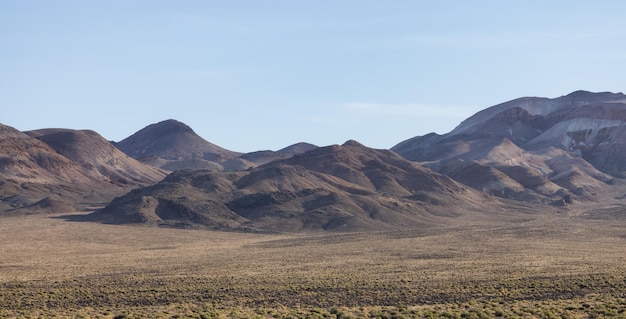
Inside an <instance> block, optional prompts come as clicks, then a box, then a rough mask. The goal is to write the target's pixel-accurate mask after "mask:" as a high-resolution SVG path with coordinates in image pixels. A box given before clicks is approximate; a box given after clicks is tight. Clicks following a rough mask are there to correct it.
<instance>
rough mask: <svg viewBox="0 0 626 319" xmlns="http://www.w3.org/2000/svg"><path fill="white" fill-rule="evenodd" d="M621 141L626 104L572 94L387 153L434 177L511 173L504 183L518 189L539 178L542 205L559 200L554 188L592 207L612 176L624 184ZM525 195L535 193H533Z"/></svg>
mask: <svg viewBox="0 0 626 319" xmlns="http://www.w3.org/2000/svg"><path fill="white" fill-rule="evenodd" d="M624 141H626V96H625V95H624V94H622V93H610V92H601V93H591V92H586V91H576V92H573V93H571V94H568V95H566V96H562V97H558V98H555V99H548V98H538V97H528V98H520V99H515V100H512V101H509V102H506V103H502V104H499V105H496V106H493V107H490V108H487V109H485V110H483V111H480V112H478V113H476V114H475V115H473V116H471V117H470V118H468V119H467V120H465V121H463V122H462V123H461V124H460V125H459V126H458V127H456V128H455V129H454V130H452V131H451V132H449V133H447V134H444V135H437V134H429V135H425V136H418V137H414V138H412V139H409V140H406V141H403V142H401V143H399V144H397V145H396V146H394V147H393V148H392V150H393V151H395V152H397V153H398V154H400V155H402V156H404V157H405V158H407V159H411V160H415V161H419V162H423V163H425V164H427V165H429V166H430V167H432V168H434V169H436V170H441V169H442V168H445V167H447V165H448V163H450V162H454V161H457V160H466V161H467V160H469V161H476V162H477V163H479V164H481V165H487V166H489V167H493V168H495V169H497V170H500V171H502V172H512V171H513V170H516V173H515V174H506V175H507V176H508V177H509V178H512V179H513V180H515V181H516V182H517V183H519V184H520V185H525V182H524V180H525V179H529V178H531V179H532V178H533V176H534V175H537V177H536V178H539V177H541V176H543V178H542V179H543V181H542V182H541V184H542V185H544V186H545V187H544V189H543V191H539V194H541V195H543V196H546V198H544V199H545V200H550V199H549V197H551V196H553V195H557V196H558V194H562V193H563V192H562V191H561V190H558V191H557V192H554V193H553V194H552V195H550V194H549V192H552V191H554V189H555V185H558V186H559V187H561V188H563V189H564V190H566V191H567V192H569V193H570V194H574V195H578V196H582V198H581V199H583V198H584V199H591V197H592V196H591V195H592V194H593V193H596V192H598V191H600V190H602V189H603V188H605V187H606V186H607V183H610V182H611V180H612V177H611V176H610V175H612V176H614V177H626V147H624V146H626V145H624V143H625V142H624ZM507 167H508V168H507ZM516 167H517V168H516ZM519 168H523V170H520V169H519ZM496 175H498V174H495V175H493V176H496ZM459 178H460V177H459ZM494 178H495V177H494ZM546 179H547V180H549V181H550V182H551V183H552V184H555V185H551V183H549V182H548V181H546ZM466 182H467V181H466ZM501 182H502V183H504V184H507V185H508V184H510V181H504V180H502V181H501ZM483 188H484V187H483V186H480V187H478V189H483ZM524 188H525V191H533V192H537V190H536V189H533V187H532V186H531V187H524ZM546 191H547V192H546ZM509 194H512V193H511V192H509ZM508 196H509V195H505V197H508ZM513 197H515V196H513Z"/></svg>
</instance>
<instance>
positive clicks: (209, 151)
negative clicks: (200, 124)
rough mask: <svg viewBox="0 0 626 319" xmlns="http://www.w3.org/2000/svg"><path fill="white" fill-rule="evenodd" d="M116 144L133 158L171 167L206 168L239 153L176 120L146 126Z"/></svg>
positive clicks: (234, 156)
mask: <svg viewBox="0 0 626 319" xmlns="http://www.w3.org/2000/svg"><path fill="white" fill-rule="evenodd" d="M115 146H117V147H118V148H119V149H120V150H121V151H122V152H124V153H126V154H128V155H129V156H131V157H133V158H135V159H138V160H140V161H145V162H146V163H149V164H152V165H156V166H158V167H163V168H166V167H168V166H169V167H170V169H180V168H181V167H185V168H189V167H194V168H207V167H211V166H212V163H219V162H223V161H227V160H230V159H233V158H236V157H238V156H239V155H241V153H237V152H233V151H229V150H227V149H224V148H221V147H219V146H217V145H214V144H211V143H210V142H207V141H206V140H204V139H203V138H202V137H200V136H198V135H197V134H196V133H195V132H194V131H193V130H192V129H191V128H190V127H189V126H187V125H186V124H184V123H181V122H179V121H176V120H166V121H162V122H159V123H156V124H151V125H148V126H146V127H145V128H143V129H141V130H139V131H138V132H136V133H135V134H133V135H131V136H129V137H127V138H125V139H124V140H122V141H120V142H118V143H116V144H115ZM181 161H183V163H181Z"/></svg>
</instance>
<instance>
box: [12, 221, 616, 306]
mask: <svg viewBox="0 0 626 319" xmlns="http://www.w3.org/2000/svg"><path fill="white" fill-rule="evenodd" d="M0 256H1V257H0V317H34V318H36V317H38V316H49V317H54V316H57V317H79V316H84V317H98V316H100V317H102V318H112V317H114V316H120V317H121V316H126V317H133V316H136V317H165V318H169V317H174V316H181V317H198V318H201V317H202V316H204V317H211V316H217V317H220V316H221V317H242V318H243V317H250V316H255V317H289V316H291V317H307V316H308V317H312V318H314V317H315V316H317V315H319V317H341V316H343V317H349V316H353V317H393V316H394V314H395V316H396V317H401V316H406V317H428V316H432V317H437V316H448V317H455V316H456V317H460V316H464V317H472V316H475V317H481V316H482V317H494V316H505V317H515V316H519V317H527V316H535V317H550V316H551V315H557V314H558V315H561V316H562V317H567V316H569V317H574V318H575V317H576V316H579V317H585V316H592V315H598V314H603V315H605V316H609V315H613V316H624V309H626V302H625V299H624V298H625V295H624V291H626V225H625V223H624V221H622V220H619V219H617V220H599V221H598V220H588V219H582V218H579V217H577V216H570V215H558V214H552V215H545V216H539V215H532V216H531V217H528V218H527V219H526V220H525V221H524V220H520V221H518V222H510V221H509V222H506V223H505V222H498V223H496V222H493V223H485V222H483V223H480V222H478V221H475V222H474V223H473V224H472V225H462V224H461V223H459V225H456V226H450V227H446V228H433V229H424V230H416V231H413V232H381V233H353V234H322V233H318V234H305V235H302V234H300V235H260V234H242V233H228V232H211V231H204V230H178V229H165V228H153V227H138V226H120V225H102V224H97V223H81V222H70V221H66V220H64V219H61V218H51V217H46V216H30V217H22V218H4V219H1V220H0ZM537 309H539V310H537ZM537 311H540V313H533V312H537Z"/></svg>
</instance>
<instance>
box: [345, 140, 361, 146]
mask: <svg viewBox="0 0 626 319" xmlns="http://www.w3.org/2000/svg"><path fill="white" fill-rule="evenodd" d="M342 146H357V147H365V145H363V144H361V143H359V142H357V141H355V140H348V141H346V142H345V143H343V145H342Z"/></svg>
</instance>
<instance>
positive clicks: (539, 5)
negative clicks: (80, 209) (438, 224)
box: [0, 0, 626, 152]
mask: <svg viewBox="0 0 626 319" xmlns="http://www.w3.org/2000/svg"><path fill="white" fill-rule="evenodd" d="M624 12H626V1H621V0H620V1H601V0H600V1H577V0H569V1H559V0H554V1H534V0H530V1H514V0H512V1H480V0H477V1H448V0H442V1H417V0H411V1H394V0H389V1H368V0H359V1H351V0H345V1H339V0H334V1H326V0H315V1H293V0H289V1H286V0H285V1H273V0H266V1H252V0H250V1H239V0H229V1H209V0H206V1H192V0H189V1H158V0H150V1H148V0H136V1H127V0H123V1H116V0H111V1H108V0H107V1H82V0H76V1H64V0H56V1H43V0H42V1H37V0H33V1H19V0H0V123H2V124H5V125H9V126H12V127H14V128H16V129H18V130H22V131H26V130H32V129H40V128H50V127H56V128H70V129H92V130H95V131H96V132H98V133H100V134H101V135H102V136H104V137H105V138H106V139H109V140H112V141H120V140H122V139H124V138H126V137H128V136H130V135H131V134H133V133H134V132H136V131H138V130H140V129H141V128H143V127H145V126H147V125H149V124H152V123H156V122H159V121H162V120H166V119H176V120H179V121H181V122H184V123H186V124H187V125H189V126H191V127H192V128H193V129H194V131H195V132H196V133H197V134H198V135H200V136H201V137H203V138H204V139H206V140H208V141H209V142H212V143H214V144H217V145H219V146H222V147H224V148H227V149H230V150H233V151H239V152H251V151H256V150H266V149H270V150H278V149H280V148H283V147H286V146H288V145H291V144H294V143H297V142H308V143H313V144H316V145H319V146H324V145H331V144H342V143H343V142H345V141H346V140H349V139H354V140H357V141H359V142H361V143H363V144H365V145H366V146H369V147H374V148H391V147H393V146H394V145H395V144H397V143H399V142H401V141H403V140H405V139H408V138H411V137H414V136H418V135H424V134H427V133H430V132H436V133H439V134H444V133H447V132H449V131H450V130H452V129H453V128H454V127H456V126H457V125H458V124H459V123H460V122H461V121H463V120H464V119H465V118H467V117H469V116H471V115H472V114H474V113H476V112H478V111H479V110H482V109H484V108H487V107H489V106H493V105H496V104H499V103H502V102H506V101H508V100H512V99H515V98H518V97H523V96H542V97H550V98H553V97H558V96H561V95H566V94H568V93H570V92H572V91H575V90H580V89H583V90H588V91H594V92H596V91H612V92H623V91H624V90H625V86H626V18H624Z"/></svg>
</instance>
